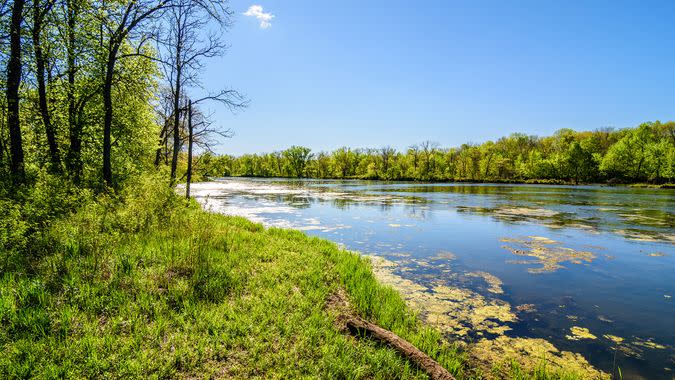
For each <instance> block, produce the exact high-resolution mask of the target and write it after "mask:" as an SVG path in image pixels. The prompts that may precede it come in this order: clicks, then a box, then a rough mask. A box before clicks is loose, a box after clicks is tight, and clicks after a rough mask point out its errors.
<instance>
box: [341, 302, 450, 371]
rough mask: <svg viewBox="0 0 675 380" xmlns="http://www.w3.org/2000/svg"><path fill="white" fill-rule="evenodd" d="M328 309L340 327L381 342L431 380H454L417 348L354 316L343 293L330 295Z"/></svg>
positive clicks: (387, 331) (389, 332) (391, 333)
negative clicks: (333, 310)
mask: <svg viewBox="0 0 675 380" xmlns="http://www.w3.org/2000/svg"><path fill="white" fill-rule="evenodd" d="M328 304H329V307H330V308H332V309H335V310H336V311H337V313H338V321H339V323H340V324H341V325H342V327H346V329H347V330H348V331H349V332H350V333H352V334H353V335H356V336H358V337H362V336H367V337H370V338H373V339H375V340H378V341H380V342H383V343H385V344H387V345H389V346H390V347H392V348H393V349H395V350H396V351H397V352H398V353H399V354H401V355H403V356H404V357H405V358H407V359H408V360H410V361H411V362H413V363H415V365H417V366H418V367H419V368H420V369H422V370H423V371H425V372H426V373H427V374H428V375H429V377H430V378H431V379H432V380H455V378H454V377H453V376H452V374H451V373H450V372H448V370H447V369H445V368H443V367H442V366H441V365H440V364H438V362H436V361H435V360H434V359H432V358H431V357H429V355H427V354H425V353H424V352H422V351H421V350H419V349H418V348H417V347H415V346H413V345H412V344H411V343H410V342H408V341H407V340H405V339H403V338H401V337H400V336H398V335H396V334H394V333H393V332H391V331H389V330H386V329H383V328H382V327H380V326H378V325H376V324H374V323H370V322H368V321H366V320H364V319H363V318H360V317H358V316H355V315H354V314H353V313H352V312H351V311H350V310H349V305H348V301H347V297H346V295H345V294H344V291H338V292H337V293H334V294H332V295H331V296H330V297H329V300H328Z"/></svg>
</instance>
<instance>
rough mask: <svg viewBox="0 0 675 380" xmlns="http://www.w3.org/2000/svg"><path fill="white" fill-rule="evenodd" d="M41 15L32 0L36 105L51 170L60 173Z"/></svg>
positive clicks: (38, 0) (38, 3) (39, 9)
mask: <svg viewBox="0 0 675 380" xmlns="http://www.w3.org/2000/svg"><path fill="white" fill-rule="evenodd" d="M42 21H43V14H42V9H41V7H40V0H33V51H34V53H35V66H36V73H35V74H36V75H35V77H36V79H37V85H38V105H39V108H40V116H41V117H42V123H43V124H44V127H45V134H46V135H47V145H48V146H49V158H50V162H51V170H53V171H54V172H56V173H59V172H61V157H60V153H59V146H58V144H57V143H56V131H55V130H54V126H53V125H52V121H51V117H50V115H49V106H48V104H47V86H46V84H45V57H44V54H43V53H42V44H41V41H40V37H41V36H40V34H41V32H42Z"/></svg>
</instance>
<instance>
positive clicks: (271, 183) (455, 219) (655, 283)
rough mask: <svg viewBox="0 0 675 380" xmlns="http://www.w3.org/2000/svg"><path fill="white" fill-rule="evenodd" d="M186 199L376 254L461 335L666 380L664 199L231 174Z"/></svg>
mask: <svg viewBox="0 0 675 380" xmlns="http://www.w3.org/2000/svg"><path fill="white" fill-rule="evenodd" d="M193 194H194V195H195V197H196V198H197V199H198V200H199V201H200V202H201V203H202V204H203V205H205V207H206V208H208V209H211V210H213V211H215V212H221V213H225V214H232V215H241V216H245V217H247V218H249V219H252V220H254V221H257V222H261V223H263V224H265V225H267V226H276V227H285V228H296V229H300V230H303V231H306V232H307V233H308V234H312V235H317V236H321V237H324V238H328V239H330V240H333V241H335V242H338V243H339V244H341V245H343V246H345V247H346V248H348V249H351V250H355V251H359V252H361V253H363V254H367V255H372V256H376V257H379V258H382V259H383V260H382V261H381V262H382V263H385V264H384V265H383V266H384V267H387V268H389V269H390V272H391V273H392V274H393V275H395V276H396V277H395V278H396V280H394V281H397V283H396V284H394V285H397V284H398V285H400V286H408V288H405V287H404V288H402V289H401V290H402V292H403V293H404V294H405V293H407V294H408V296H409V297H408V298H410V300H411V301H413V302H417V304H418V305H417V306H419V307H420V308H421V309H423V310H422V311H423V315H424V316H425V317H426V318H427V319H428V320H429V321H430V322H431V323H435V324H437V325H439V326H442V327H443V328H444V330H445V331H446V332H448V334H449V335H451V336H453V337H455V338H457V339H463V340H466V341H474V342H477V341H480V340H491V339H492V340H493V339H495V338H498V337H500V336H504V337H514V338H515V337H522V338H543V339H546V340H547V341H549V342H551V343H552V344H553V345H555V347H557V348H558V349H560V350H565V351H571V352H575V353H579V354H581V355H583V356H584V357H585V358H586V359H587V360H588V361H589V362H590V363H591V364H592V365H593V366H595V367H597V368H599V369H601V370H604V371H606V372H608V373H611V372H612V371H613V370H614V369H615V368H617V367H620V368H621V370H622V373H623V375H624V378H649V379H672V378H673V369H675V350H674V349H673V347H674V346H675V304H674V303H673V300H672V296H673V295H674V294H675V191H673V190H661V189H656V190H655V189H631V188H624V187H600V186H577V187H570V186H536V185H491V184H418V183H385V182H368V181H325V180H321V181H320V180H274V179H243V178H238V179H223V180H219V181H213V182H206V183H198V184H194V185H193ZM392 278H394V277H392ZM400 286H399V287H400ZM415 287H419V289H417V290H416V288H415ZM415 297H416V298H415ZM438 300H441V301H443V302H444V304H443V305H444V306H439V305H440V304H439V305H436V306H429V305H433V302H435V301H438ZM425 305H427V306H425ZM425 308H426V309H428V310H426V312H425V310H424V309H425ZM458 321H459V322H458Z"/></svg>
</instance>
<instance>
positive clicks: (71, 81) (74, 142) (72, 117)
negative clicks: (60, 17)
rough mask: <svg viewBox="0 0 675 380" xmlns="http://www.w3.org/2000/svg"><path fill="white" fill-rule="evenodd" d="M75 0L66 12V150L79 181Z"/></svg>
mask: <svg viewBox="0 0 675 380" xmlns="http://www.w3.org/2000/svg"><path fill="white" fill-rule="evenodd" d="M76 1H77V0H68V1H67V8H68V9H67V14H68V42H67V44H68V46H67V52H66V54H67V57H66V61H67V65H68V66H67V71H68V132H69V137H70V147H69V150H68V157H67V160H66V161H67V165H68V170H70V172H71V174H72V176H73V178H74V180H75V182H76V183H77V182H79V181H80V176H81V173H82V160H81V158H80V157H81V153H80V152H81V151H82V124H81V123H79V122H78V117H77V108H78V107H77V103H76V100H75V71H76V70H77V69H76V67H75V65H76V62H75V57H76V52H75V27H76V25H77V24H76V23H77V15H78V13H79V10H78V7H77V4H76Z"/></svg>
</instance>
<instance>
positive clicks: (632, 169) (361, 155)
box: [198, 121, 675, 184]
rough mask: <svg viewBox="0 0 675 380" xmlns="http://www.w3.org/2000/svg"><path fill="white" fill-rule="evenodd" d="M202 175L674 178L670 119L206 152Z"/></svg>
mask: <svg viewBox="0 0 675 380" xmlns="http://www.w3.org/2000/svg"><path fill="white" fill-rule="evenodd" d="M200 160H201V165H200V167H199V169H198V170H199V172H200V173H201V174H202V175H204V176H211V177H218V176H247V177H309V178H338V179H348V178H359V179H380V180H417V181H488V182H490V181H494V182H501V181H505V182H509V181H514V182H519V181H532V182H542V183H547V182H551V183H557V182H561V183H562V182H564V183H575V184H578V183H589V182H596V183H597V182H600V183H604V182H610V183H637V182H649V183H656V184H659V183H666V182H672V181H673V180H675V122H672V121H669V122H666V123H662V122H659V121H656V122H650V123H643V124H641V125H639V126H637V127H635V128H625V129H618V130H614V129H610V128H605V129H598V130H595V131H592V132H576V131H574V130H571V129H561V130H558V131H557V132H556V133H555V134H553V136H547V137H537V136H528V135H525V134H522V133H514V134H512V135H510V136H507V137H502V138H500V139H498V140H496V141H487V142H485V143H482V144H463V145H461V146H460V147H458V148H442V147H440V146H439V144H437V143H434V142H432V141H425V142H422V143H420V144H415V145H412V146H410V147H409V148H408V149H407V150H406V151H404V152H400V151H397V150H395V149H393V148H391V147H383V148H379V149H351V148H348V147H343V148H340V149H337V150H334V151H332V152H319V153H314V154H312V152H311V150H310V149H309V148H306V147H301V146H293V147H291V148H289V149H286V150H284V151H280V152H273V153H268V154H245V155H241V156H238V157H234V156H229V155H224V156H213V155H212V154H208V153H207V154H205V155H203V156H202V157H201V158H200Z"/></svg>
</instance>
